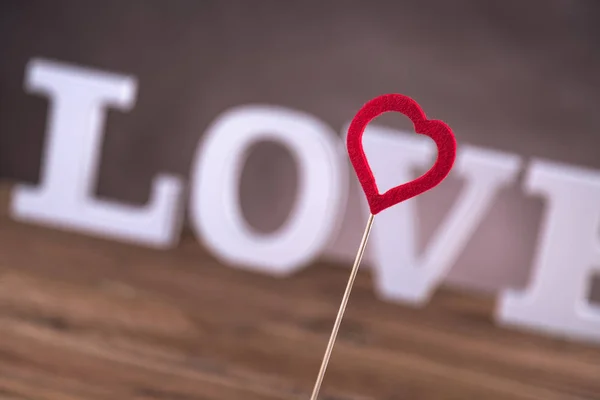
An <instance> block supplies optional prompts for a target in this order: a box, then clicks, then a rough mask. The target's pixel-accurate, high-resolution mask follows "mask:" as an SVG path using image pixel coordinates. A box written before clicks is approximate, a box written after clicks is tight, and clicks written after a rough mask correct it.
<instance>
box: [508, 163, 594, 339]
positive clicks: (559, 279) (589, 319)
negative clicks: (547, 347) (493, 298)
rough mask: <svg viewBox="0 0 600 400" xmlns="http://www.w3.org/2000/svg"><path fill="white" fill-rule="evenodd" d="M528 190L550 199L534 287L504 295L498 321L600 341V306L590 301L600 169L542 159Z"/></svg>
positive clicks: (533, 169) (533, 167) (534, 167)
mask: <svg viewBox="0 0 600 400" xmlns="http://www.w3.org/2000/svg"><path fill="white" fill-rule="evenodd" d="M526 190H527V191H528V193H530V194H541V195H543V196H544V197H545V198H546V201H547V208H546V213H545V217H544V221H543V224H542V230H541V232H540V243H539V248H538V253H537V255H536V260H535V263H534V266H533V271H532V275H531V280H530V284H529V287H528V288H527V289H526V290H524V291H515V290H507V291H505V292H504V293H503V294H502V296H501V298H500V302H499V308H498V320H499V322H501V323H504V324H510V325H521V326H524V327H528V328H530V329H535V330H540V331H547V332H549V333H553V334H559V335H567V336H572V337H575V338H578V339H583V340H595V341H600V308H599V307H598V306H593V305H591V304H590V303H589V302H588V301H587V294H588V292H589V289H590V283H591V278H592V274H593V273H594V272H596V273H598V272H600V241H599V240H598V239H599V233H600V172H599V171H590V170H585V169H580V168H575V167H569V166H565V165H561V164H557V163H552V162H546V161H539V160H538V161H534V162H532V164H531V167H530V168H529V172H528V176H527V181H526Z"/></svg>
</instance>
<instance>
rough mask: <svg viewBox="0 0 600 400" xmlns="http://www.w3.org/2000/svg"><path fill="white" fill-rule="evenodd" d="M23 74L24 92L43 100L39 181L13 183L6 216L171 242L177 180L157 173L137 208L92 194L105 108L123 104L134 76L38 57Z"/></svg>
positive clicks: (129, 101) (129, 99) (130, 98)
mask: <svg viewBox="0 0 600 400" xmlns="http://www.w3.org/2000/svg"><path fill="white" fill-rule="evenodd" d="M25 79H26V82H25V85H26V88H27V90H28V91H30V92H33V93H39V94H42V95H45V96H48V97H50V99H51V101H50V107H49V116H48V127H47V133H46V145H45V149H44V154H43V160H42V170H41V184H40V186H39V187H32V186H27V185H19V186H17V187H16V188H15V189H14V192H13V200H12V213H13V216H14V217H15V218H16V219H19V220H25V221H33V222H39V223H42V224H46V225H49V226H54V227H62V228H67V229H71V230H76V231H82V232H86V233H91V234H96V235H100V236H104V237H109V238H115V239H120V240H125V241H129V242H136V243H139V244H146V245H153V246H159V247H163V246H168V245H170V244H172V242H173V241H174V240H175V239H176V235H175V233H176V229H178V228H179V226H178V223H177V222H178V218H177V215H176V214H177V211H179V210H177V208H178V207H177V203H178V201H179V198H180V191H181V187H182V184H181V182H180V181H179V180H178V179H176V178H174V177H170V176H159V177H158V178H157V179H156V181H155V182H154V186H153V188H152V189H153V190H152V194H151V196H150V202H149V204H148V205H147V206H145V207H141V208H138V207H130V206H126V205H122V204H118V203H111V202H106V201H98V200H96V199H94V198H93V197H92V193H93V190H94V188H95V183H96V182H95V181H96V176H97V173H98V160H99V157H100V149H101V146H102V135H103V128H104V120H105V109H106V108H107V107H109V106H110V107H116V108H119V109H121V110H129V109H131V107H132V106H133V104H134V101H135V96H136V86H137V84H136V81H135V79H134V78H132V77H128V76H122V75H114V74H109V73H104V72H98V71H93V70H89V69H83V68H79V67H73V66H68V65H64V64H59V63H54V62H49V61H43V60H34V61H32V62H30V64H29V65H28V66H27V71H26V78H25Z"/></svg>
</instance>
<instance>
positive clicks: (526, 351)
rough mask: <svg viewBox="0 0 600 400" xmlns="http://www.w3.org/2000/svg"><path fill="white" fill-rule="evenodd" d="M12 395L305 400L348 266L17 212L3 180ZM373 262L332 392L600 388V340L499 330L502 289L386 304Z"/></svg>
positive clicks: (339, 352) (5, 348)
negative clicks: (133, 239) (283, 262)
mask: <svg viewBox="0 0 600 400" xmlns="http://www.w3.org/2000/svg"><path fill="white" fill-rule="evenodd" d="M1 193H2V195H1V196H2V199H0V200H1V202H0V204H1V206H2V213H3V214H2V215H1V216H0V220H1V224H0V250H1V257H0V398H1V399H7V400H17V399H18V400H24V399H35V400H37V399H40V400H42V399H44V400H96V399H97V400H104V399H106V400H108V399H110V400H115V399H124V400H125V399H127V400H129V399H146V400H166V399H170V400H192V399H195V400H201V399H225V400H228V399H244V400H259V399H285V400H287V399H307V398H308V397H309V394H310V390H311V389H312V384H313V382H314V379H315V377H316V374H317V371H318V368H319V363H320V360H321V357H322V354H323V351H324V349H325V345H326V343H327V339H328V334H329V331H330V329H331V325H332V323H333V319H334V317H335V313H336V310H337V307H338V305H339V301H340V298H341V295H342V292H343V290H344V286H345V283H346V279H347V274H348V269H347V268H339V266H335V265H329V264H326V263H318V264H315V265H314V266H311V267H310V268H307V269H305V270H303V271H301V272H299V273H297V274H296V275H294V276H293V277H289V278H279V279H278V278H271V277H265V276H261V275H258V274H252V273H247V272H244V271H240V270H237V269H234V268H231V267H227V266H223V265H221V264H220V263H219V262H217V261H216V260H214V259H213V258H212V257H211V256H210V255H209V254H207V253H206V252H205V251H204V250H203V249H202V248H201V246H200V245H199V244H198V243H197V241H196V239H195V238H194V237H193V236H192V235H190V234H187V233H186V234H185V235H184V237H183V240H182V243H181V245H180V246H179V247H178V248H177V249H175V250H170V251H155V250H149V249H144V248H140V247H135V246H128V245H124V244H119V243H114V242H109V241H104V240H99V239H94V238H89V237H85V236H81V235H77V234H73V233H67V232H60V231H56V230H50V229H45V228H40V227H35V226H29V225H25V224H21V223H17V222H14V221H12V220H10V218H8V217H7V215H6V214H7V212H6V210H7V204H8V203H7V201H8V192H7V189H6V187H4V188H3V189H2V191H1ZM372 287H373V284H372V279H371V276H370V274H369V273H368V272H367V271H361V273H360V274H359V277H358V279H357V283H356V287H355V289H354V292H353V295H352V297H351V299H350V303H349V307H348V312H347V315H346V318H345V320H344V322H343V324H342V328H341V331H340V337H339V340H338V343H337V345H336V347H335V349H334V353H333V357H332V361H331V364H330V367H329V370H328V373H327V375H326V377H325V382H324V385H323V391H322V395H321V399H324V400H325V399H329V400H334V399H335V400H354V399H357V400H358V399H384V400H392V399H440V400H441V399H489V400H494V399H515V400H526V399H527V400H533V399H539V400H556V399H600V349H599V348H595V347H591V346H586V345H582V344H575V343H570V342H567V341H563V340H556V339H550V338H545V337H541V336H536V335H532V334H528V333H523V332H516V331H513V330H506V329H500V328H498V327H496V326H494V324H493V322H492V310H493V305H494V304H493V299H491V298H484V297H481V296H474V295H471V294H463V293H457V292H453V291H449V290H446V289H442V290H440V291H438V293H437V294H436V295H435V297H434V299H433V301H432V302H431V303H430V304H429V305H427V306H426V307H424V308H422V309H412V308H409V307H405V306H401V305H393V304H386V303H383V302H381V301H379V300H378V299H377V298H376V297H375V295H374V294H373V289H372Z"/></svg>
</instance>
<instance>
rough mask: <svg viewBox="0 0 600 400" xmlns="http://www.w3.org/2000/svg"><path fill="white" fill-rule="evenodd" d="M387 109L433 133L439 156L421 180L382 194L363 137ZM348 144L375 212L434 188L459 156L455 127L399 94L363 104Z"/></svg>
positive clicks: (420, 131)
mask: <svg viewBox="0 0 600 400" xmlns="http://www.w3.org/2000/svg"><path fill="white" fill-rule="evenodd" d="M385 112H399V113H402V114H404V115H406V116H407V117H408V118H409V119H410V120H411V121H412V123H413V126H414V128H415V132H416V133H418V134H421V135H425V136H429V137H430V138H431V139H432V140H433V141H434V142H435V144H436V147H437V158H436V160H435V163H434V164H433V166H432V167H431V168H430V169H429V170H428V171H427V172H425V173H424V174H423V175H421V176H420V177H418V178H417V179H415V180H412V181H410V182H407V183H403V184H400V185H398V186H395V187H393V188H391V189H389V190H388V191H386V192H385V193H383V194H380V193H379V189H378V187H377V182H376V181H375V176H374V175H373V171H372V170H371V167H370V166H369V162H368V160H367V156H366V155H365V151H364V149H363V144H362V137H363V134H364V131H365V128H366V127H367V125H368V124H369V122H371V121H372V120H373V119H374V118H376V117H378V116H380V115H381V114H383V113H385ZM346 145H347V149H348V156H349V157H350V162H351V163H352V166H353V167H354V171H355V172H356V176H357V177H358V181H359V182H360V184H361V186H362V189H363V191H364V193H365V196H366V197H367V202H368V203H369V208H370V210H371V214H372V215H376V214H378V213H379V212H381V211H383V210H385V209H386V208H389V207H392V206H394V205H396V204H398V203H401V202H403V201H405V200H408V199H410V198H413V197H415V196H418V195H420V194H422V193H424V192H426V191H428V190H430V189H433V188H434V187H436V186H437V185H439V184H440V183H441V182H442V181H443V180H444V179H445V178H446V177H447V176H448V174H449V173H450V170H451V169H452V166H453V165H454V161H455V159H456V138H455V137H454V133H453V132H452V129H450V127H449V126H448V125H446V124H445V123H444V122H443V121H439V120H428V119H427V117H426V115H425V112H424V111H423V110H422V109H421V107H420V106H419V104H418V103H417V102H416V101H414V100H413V99H411V98H410V97H408V96H405V95H402V94H396V93H392V94H384V95H381V96H378V97H376V98H374V99H372V100H370V101H368V102H367V103H366V104H365V105H363V106H362V108H361V109H360V110H359V111H358V112H357V113H356V115H355V116H354V118H353V119H352V122H351V123H350V126H349V127H348V135H347V138H346Z"/></svg>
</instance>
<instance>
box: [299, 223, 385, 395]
mask: <svg viewBox="0 0 600 400" xmlns="http://www.w3.org/2000/svg"><path fill="white" fill-rule="evenodd" d="M374 217H375V216H374V215H373V214H371V215H369V220H368V221H367V226H366V227H365V232H364V233H363V237H362V240H361V242H360V246H359V247H358V253H356V258H355V259H354V265H353V266H352V271H351V272H350V278H349V279H348V285H346V291H345V292H344V296H343V297H342V304H341V305H340V308H339V310H338V314H337V317H336V319H335V323H334V324H333V330H332V331H331V336H330V338H329V343H327V348H326V349H325V355H324V356H323V361H322V362H321V369H320V370H319V375H317V381H316V382H315V387H314V388H313V391H312V395H311V396H310V400H317V397H318V396H319V390H321V384H322V383H323V378H324V377H325V371H326V370H327V365H328V364H329V359H330V358H331V353H332V351H333V345H334V344H335V339H336V338H337V334H338V331H339V330H340V325H341V323H342V318H343V317H344V312H345V311H346V306H347V305H348V299H349V298H350V293H351V292H352V286H354V280H355V279H356V274H357V273H358V267H359V266H360V262H361V260H362V258H363V254H364V253H365V248H366V247H367V241H368V240H369V234H370V233H371V227H372V226H373V219H374Z"/></svg>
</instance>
